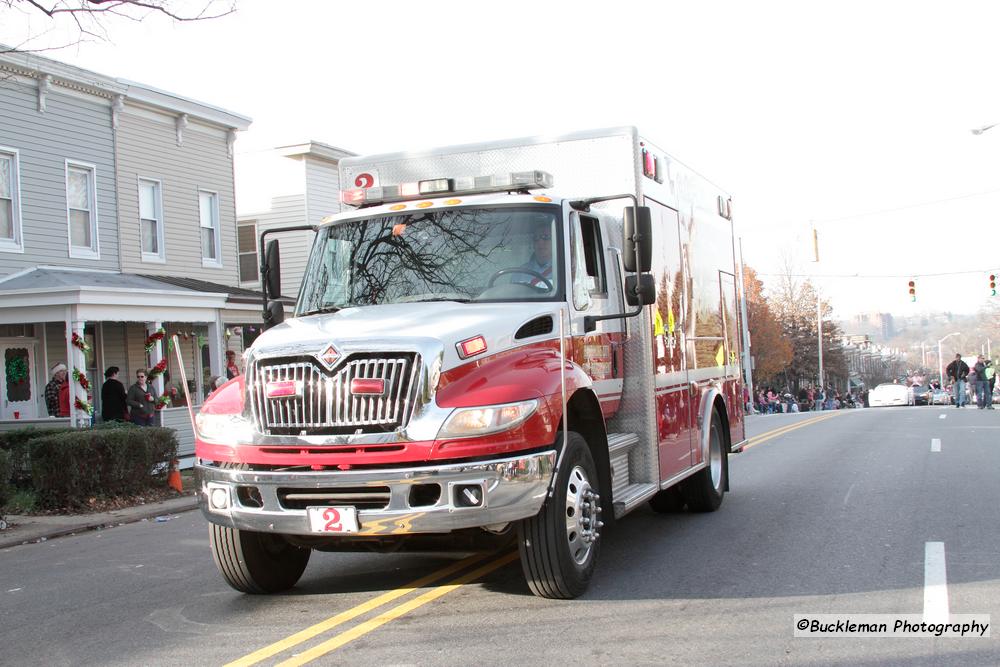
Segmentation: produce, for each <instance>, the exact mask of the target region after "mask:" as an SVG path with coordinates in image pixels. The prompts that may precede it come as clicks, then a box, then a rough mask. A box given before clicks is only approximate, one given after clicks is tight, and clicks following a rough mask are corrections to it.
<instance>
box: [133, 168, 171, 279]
mask: <svg viewBox="0 0 1000 667" xmlns="http://www.w3.org/2000/svg"><path fill="white" fill-rule="evenodd" d="M139 231H140V241H139V242H140V243H141V244H142V259H143V261H145V262H149V261H153V262H157V261H159V262H162V261H164V259H165V254H164V251H163V199H162V195H161V193H160V182H159V181H154V180H150V179H145V178H140V179H139Z"/></svg>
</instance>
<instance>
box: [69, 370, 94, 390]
mask: <svg viewBox="0 0 1000 667" xmlns="http://www.w3.org/2000/svg"><path fill="white" fill-rule="evenodd" d="M73 379H74V380H76V382H77V384H79V385H80V386H81V387H83V390H84V391H86V392H87V393H90V379H89V378H88V377H87V374H86V373H84V372H83V371H81V370H80V369H79V368H77V367H76V366H74V367H73Z"/></svg>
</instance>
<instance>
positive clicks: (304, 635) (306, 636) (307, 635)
mask: <svg viewBox="0 0 1000 667" xmlns="http://www.w3.org/2000/svg"><path fill="white" fill-rule="evenodd" d="M491 555H493V554H476V555H475V556H470V557H468V558H465V559H462V560H460V561H456V562H454V563H452V564H451V565H449V566H447V567H444V568H441V569H440V570H437V571H435V572H431V573H430V574H428V575H426V576H423V577H421V578H419V579H416V580H415V581H411V582H410V583H408V584H406V585H404V586H401V587H399V588H397V589H395V590H391V591H387V592H385V593H383V594H382V595H379V596H378V597H376V598H372V599H371V600H369V601H368V602H364V603H362V604H359V605H358V606H356V607H352V608H350V609H348V610H347V611H342V612H340V613H339V614H337V615H336V616H331V617H330V618H328V619H326V620H325V621H321V622H319V623H317V624H316V625H313V626H310V627H308V628H306V629H305V630H301V631H299V632H296V633H295V634H294V635H291V636H289V637H286V638H285V639H282V640H281V641H277V642H275V643H273V644H271V645H270V646H265V647H264V648H262V649H259V650H257V651H254V652H253V653H251V654H249V655H245V656H243V657H242V658H240V659H238V660H234V661H233V662H230V663H227V664H226V665H225V667H246V666H247V665H254V664H256V663H258V662H260V661H261V660H265V659H267V658H270V657H271V656H273V655H277V654H278V653H281V652H282V651H287V650H288V649H290V648H292V647H293V646H297V645H299V644H301V643H302V642H305V641H308V640H310V639H312V638H313V637H315V636H317V635H320V634H322V633H324V632H326V631H327V630H332V629H333V628H335V627H337V626H338V625H342V624H343V623H346V622H347V621H350V620H351V619H354V618H357V617H358V616H361V615H362V614H367V613H368V612H370V611H372V610H374V609H378V608H379V607H381V606H383V605H386V604H389V603H390V602H392V601H393V600H396V599H398V598H401V597H403V596H404V595H407V594H408V593H412V592H413V591H415V590H417V589H420V588H423V587H424V586H426V585H427V584H430V583H433V582H435V581H437V580H439V579H444V578H445V577H447V576H450V575H452V574H454V573H456V572H459V571H461V570H464V569H465V568H467V567H469V566H470V565H473V564H475V563H478V562H480V561H482V560H485V559H487V558H489V557H490V556H491Z"/></svg>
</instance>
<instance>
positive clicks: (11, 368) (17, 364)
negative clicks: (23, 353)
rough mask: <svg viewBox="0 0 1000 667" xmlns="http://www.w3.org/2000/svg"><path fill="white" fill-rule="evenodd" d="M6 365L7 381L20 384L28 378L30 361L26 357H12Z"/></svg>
mask: <svg viewBox="0 0 1000 667" xmlns="http://www.w3.org/2000/svg"><path fill="white" fill-rule="evenodd" d="M4 366H5V368H6V370H7V382H10V383H11V384H20V383H21V382H24V381H25V380H27V379H28V362H26V361H25V360H24V357H11V358H10V359H8V360H7V363H6V364H5V365H4Z"/></svg>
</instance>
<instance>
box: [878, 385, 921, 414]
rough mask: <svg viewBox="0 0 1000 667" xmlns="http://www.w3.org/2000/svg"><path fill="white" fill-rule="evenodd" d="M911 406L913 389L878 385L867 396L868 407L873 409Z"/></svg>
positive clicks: (902, 386)
mask: <svg viewBox="0 0 1000 667" xmlns="http://www.w3.org/2000/svg"><path fill="white" fill-rule="evenodd" d="M913 404H914V403H913V387H907V386H905V385H901V384H880V385H879V386H877V387H875V388H874V389H872V390H871V392H869V394H868V405H870V406H872V407H873V408H879V407H883V406H889V405H913Z"/></svg>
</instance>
